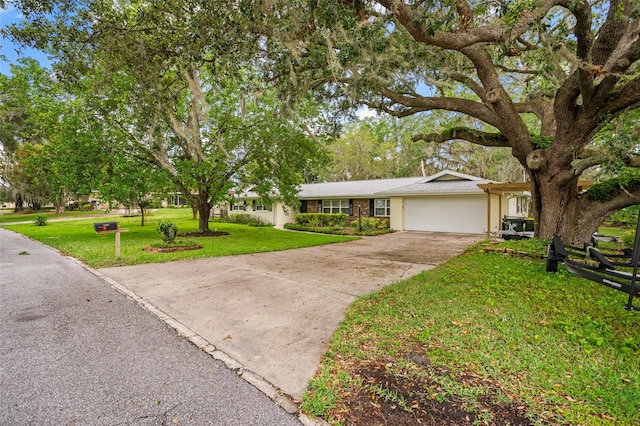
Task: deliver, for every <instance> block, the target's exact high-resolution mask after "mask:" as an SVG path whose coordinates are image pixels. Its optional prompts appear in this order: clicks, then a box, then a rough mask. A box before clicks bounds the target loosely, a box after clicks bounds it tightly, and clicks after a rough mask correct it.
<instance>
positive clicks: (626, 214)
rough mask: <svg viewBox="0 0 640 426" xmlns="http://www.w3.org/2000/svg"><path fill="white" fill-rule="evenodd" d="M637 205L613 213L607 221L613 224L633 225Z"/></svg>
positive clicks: (636, 215)
mask: <svg viewBox="0 0 640 426" xmlns="http://www.w3.org/2000/svg"><path fill="white" fill-rule="evenodd" d="M638 208H639V206H631V207H627V208H624V209H622V210H618V211H617V212H615V213H613V214H612V215H611V216H610V217H609V219H608V221H609V222H611V223H615V224H620V225H622V224H628V225H634V224H635V223H636V221H637V219H638Z"/></svg>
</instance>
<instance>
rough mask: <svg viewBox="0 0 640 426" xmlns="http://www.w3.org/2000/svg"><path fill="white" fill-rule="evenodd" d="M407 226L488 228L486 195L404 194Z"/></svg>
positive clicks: (465, 230) (449, 229)
mask: <svg viewBox="0 0 640 426" xmlns="http://www.w3.org/2000/svg"><path fill="white" fill-rule="evenodd" d="M404 215H405V216H404V229H405V230H407V231H435V232H460V233H465V234H482V233H485V232H487V197H486V196H485V195H478V196H468V195H467V196H463V197H461V196H433V197H415V198H413V197H412V198H405V200H404Z"/></svg>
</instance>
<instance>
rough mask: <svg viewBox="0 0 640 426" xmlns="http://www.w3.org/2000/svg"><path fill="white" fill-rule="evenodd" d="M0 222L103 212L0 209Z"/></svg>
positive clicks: (74, 216) (62, 217)
mask: <svg viewBox="0 0 640 426" xmlns="http://www.w3.org/2000/svg"><path fill="white" fill-rule="evenodd" d="M0 213H2V214H0V223H2V224H7V223H15V222H33V221H34V220H35V219H36V217H38V216H44V217H46V218H47V220H51V219H66V218H81V217H83V216H96V215H102V214H104V211H103V210H91V211H71V212H64V214H56V213H55V212H54V211H51V210H43V211H39V212H30V213H13V210H6V209H4V210H1V211H0Z"/></svg>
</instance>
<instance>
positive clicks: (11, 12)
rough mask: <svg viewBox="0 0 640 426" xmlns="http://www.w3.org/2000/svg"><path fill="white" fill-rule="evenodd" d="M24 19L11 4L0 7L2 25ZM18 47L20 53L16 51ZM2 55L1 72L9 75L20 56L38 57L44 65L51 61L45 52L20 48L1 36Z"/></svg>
mask: <svg viewBox="0 0 640 426" xmlns="http://www.w3.org/2000/svg"><path fill="white" fill-rule="evenodd" d="M22 19H23V16H22V14H21V13H20V12H19V11H18V10H16V9H15V8H14V7H13V6H10V5H9V6H8V8H7V9H0V27H4V26H5V25H9V24H12V23H15V22H19V21H21V20H22ZM18 49H19V50H20V53H17V52H16V50H18ZM0 56H5V58H2V59H0V74H4V75H9V74H10V64H11V63H15V61H16V60H17V59H18V58H19V57H23V56H28V57H31V58H34V59H36V60H37V61H38V62H40V65H42V66H45V67H46V66H49V61H48V60H47V57H46V55H45V54H44V53H42V52H40V51H38V50H34V49H28V48H20V47H18V46H17V45H15V44H14V43H12V42H11V40H8V39H6V38H0Z"/></svg>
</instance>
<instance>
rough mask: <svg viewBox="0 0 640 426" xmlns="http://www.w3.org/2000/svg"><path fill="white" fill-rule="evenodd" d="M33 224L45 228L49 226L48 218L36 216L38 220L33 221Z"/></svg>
mask: <svg viewBox="0 0 640 426" xmlns="http://www.w3.org/2000/svg"><path fill="white" fill-rule="evenodd" d="M33 224H34V225H35V226H45V225H46V224H47V217H46V216H42V215H38V216H36V219H35V220H34V221H33Z"/></svg>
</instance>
